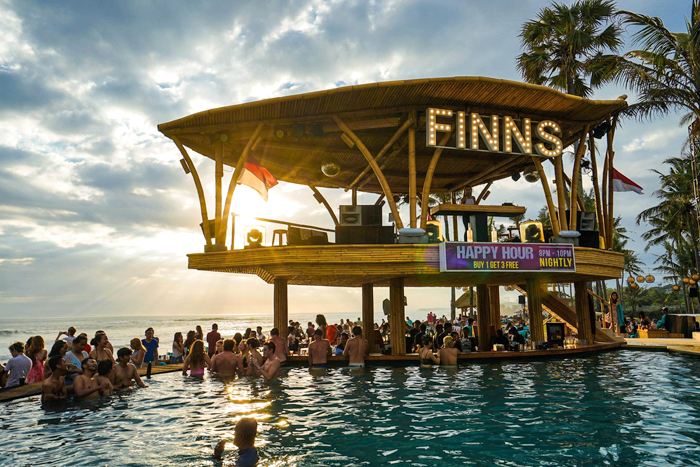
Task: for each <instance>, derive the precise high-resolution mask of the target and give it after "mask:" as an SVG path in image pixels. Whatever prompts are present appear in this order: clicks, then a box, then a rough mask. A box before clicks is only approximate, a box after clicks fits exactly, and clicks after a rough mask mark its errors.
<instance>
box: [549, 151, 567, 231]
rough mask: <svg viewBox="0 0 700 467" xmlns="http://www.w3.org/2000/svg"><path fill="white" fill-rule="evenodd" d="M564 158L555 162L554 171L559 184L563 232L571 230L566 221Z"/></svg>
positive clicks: (558, 199) (558, 197)
mask: <svg viewBox="0 0 700 467" xmlns="http://www.w3.org/2000/svg"><path fill="white" fill-rule="evenodd" d="M561 158H562V156H559V157H557V158H556V159H554V160H553V163H554V169H555V171H556V177H557V179H556V184H557V204H558V205H559V206H557V208H559V228H560V229H561V230H569V224H568V222H567V220H566V189H565V188H564V186H565V184H564V161H562V159H561Z"/></svg>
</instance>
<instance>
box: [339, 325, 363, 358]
mask: <svg viewBox="0 0 700 467" xmlns="http://www.w3.org/2000/svg"><path fill="white" fill-rule="evenodd" d="M352 335H353V338H352V339H350V340H349V341H348V343H347V344H345V350H343V355H349V356H350V357H349V363H348V366H354V367H364V366H365V355H367V354H368V353H369V342H367V339H363V338H362V328H361V327H360V326H355V327H354V328H352Z"/></svg>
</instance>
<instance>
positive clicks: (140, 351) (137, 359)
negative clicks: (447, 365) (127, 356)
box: [129, 337, 146, 368]
mask: <svg viewBox="0 0 700 467" xmlns="http://www.w3.org/2000/svg"><path fill="white" fill-rule="evenodd" d="M129 347H131V350H132V351H133V353H132V354H131V363H133V364H134V366H135V367H136V368H141V365H143V358H144V357H145V356H146V348H145V347H144V346H143V342H141V339H139V338H138V337H134V338H133V339H131V341H130V342H129Z"/></svg>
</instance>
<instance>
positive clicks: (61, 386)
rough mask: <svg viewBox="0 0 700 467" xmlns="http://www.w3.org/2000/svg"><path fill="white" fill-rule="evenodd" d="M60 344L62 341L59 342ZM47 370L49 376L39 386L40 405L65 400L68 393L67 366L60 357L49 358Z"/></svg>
mask: <svg viewBox="0 0 700 467" xmlns="http://www.w3.org/2000/svg"><path fill="white" fill-rule="evenodd" d="M60 342H62V341H60ZM48 363H49V368H51V375H49V376H48V377H47V378H45V379H44V383H43V384H42V386H41V403H42V404H46V403H47V402H58V401H62V400H64V399H65V398H66V395H67V393H68V391H67V390H66V378H65V377H64V375H65V374H66V370H67V367H68V364H67V363H66V360H65V359H64V358H63V356H62V355H54V356H53V357H51V358H49V361H48Z"/></svg>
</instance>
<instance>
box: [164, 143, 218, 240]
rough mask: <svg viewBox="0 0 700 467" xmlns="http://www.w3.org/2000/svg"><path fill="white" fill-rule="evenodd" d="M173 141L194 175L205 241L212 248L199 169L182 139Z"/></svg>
mask: <svg viewBox="0 0 700 467" xmlns="http://www.w3.org/2000/svg"><path fill="white" fill-rule="evenodd" d="M171 139H172V140H173V142H174V143H175V145H176V146H177V148H178V149H179V150H180V154H182V157H183V158H184V159H185V162H187V166H188V167H189V168H190V173H191V174H192V179H193V180H194V186H195V188H196V189H197V196H198V197H199V208H200V211H201V212H202V230H203V231H204V239H205V240H206V242H207V247H210V246H211V233H210V232H209V216H208V214H207V202H206V199H204V190H203V189H202V182H201V180H200V179H199V174H198V173H197V168H196V167H195V166H194V163H193V162H192V159H191V158H190V155H189V154H188V153H187V150H186V149H185V147H184V146H183V145H182V143H181V142H180V139H179V138H178V137H177V136H171Z"/></svg>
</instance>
